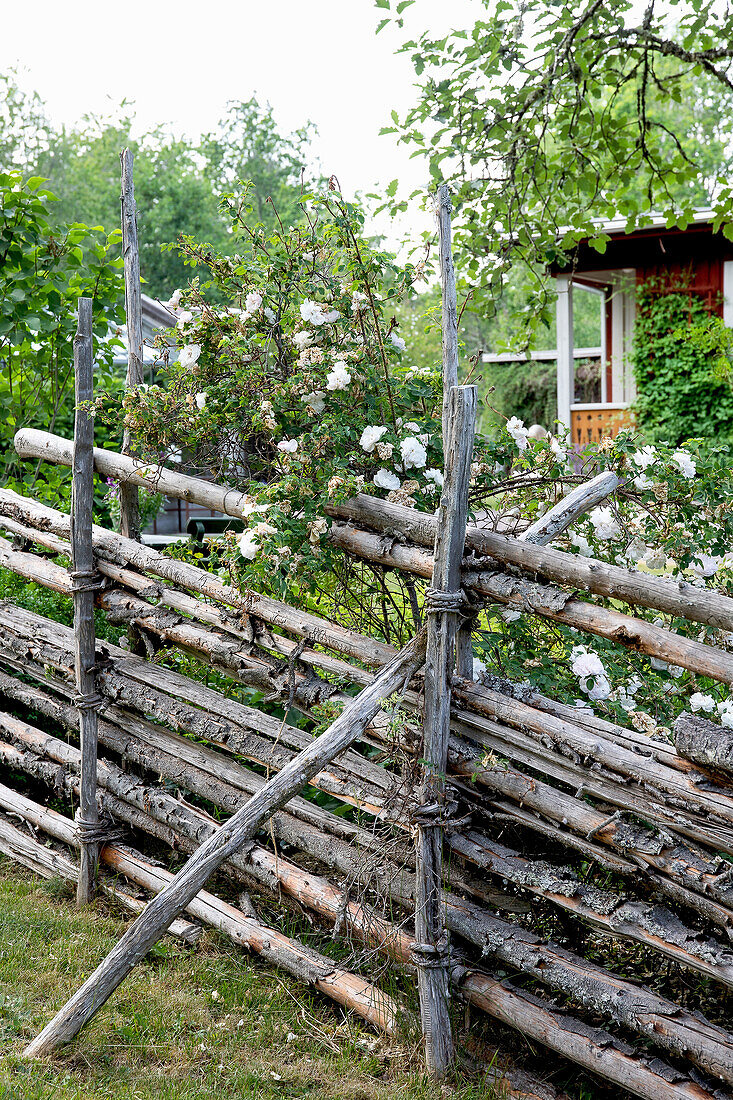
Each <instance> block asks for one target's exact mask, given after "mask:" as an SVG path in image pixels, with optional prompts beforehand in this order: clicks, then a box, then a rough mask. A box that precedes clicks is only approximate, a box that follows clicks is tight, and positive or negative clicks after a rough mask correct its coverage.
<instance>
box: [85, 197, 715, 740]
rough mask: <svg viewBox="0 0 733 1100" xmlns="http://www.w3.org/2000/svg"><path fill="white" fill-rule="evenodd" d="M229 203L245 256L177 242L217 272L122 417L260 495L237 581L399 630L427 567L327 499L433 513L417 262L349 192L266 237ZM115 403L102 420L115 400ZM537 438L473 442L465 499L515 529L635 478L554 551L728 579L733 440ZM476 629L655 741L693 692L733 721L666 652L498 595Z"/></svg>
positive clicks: (676, 574) (487, 653)
mask: <svg viewBox="0 0 733 1100" xmlns="http://www.w3.org/2000/svg"><path fill="white" fill-rule="evenodd" d="M228 209H229V213H230V217H231V224H232V230H233V234H234V237H235V239H236V240H237V241H238V242H239V247H240V249H241V254H240V255H236V256H234V257H227V256H221V255H217V254H216V253H214V252H213V250H212V249H210V248H209V247H207V246H204V245H200V244H198V243H197V242H195V241H193V240H192V239H190V238H185V239H183V240H182V241H181V242H180V245H179V248H180V251H181V253H182V255H183V256H184V258H185V259H186V261H187V262H188V263H190V264H192V265H193V264H203V265H205V267H207V268H208V271H209V272H210V279H209V280H207V281H205V282H202V281H200V280H199V279H195V280H193V281H192V282H191V284H190V285H189V286H188V287H187V288H182V289H180V290H177V291H176V292H175V294H174V295H173V296H172V298H171V300H170V301H169V302H168V303H167V304H168V306H169V307H170V309H171V310H173V311H174V314H175V317H176V323H175V326H174V328H173V329H172V331H171V333H170V335H169V345H168V347H163V348H162V349H161V361H160V364H159V369H158V370H157V373H156V376H155V380H154V384H152V385H148V386H140V387H138V388H137V389H135V390H133V391H130V392H128V394H127V395H126V397H125V399H124V406H123V408H122V409H121V410H119V409H115V408H113V409H112V410H111V415H112V416H115V417H119V415H120V412H121V414H122V416H123V417H124V419H125V421H126V423H127V425H128V426H129V427H130V428H131V429H132V430H133V432H134V433H135V435H136V437H137V439H138V440H139V441H140V442H141V445H142V446H143V448H144V453H145V457H146V458H149V459H151V460H152V461H155V462H166V463H175V462H182V463H183V464H184V466H185V467H186V468H187V469H193V470H197V471H203V472H204V473H207V474H210V475H212V476H213V477H214V478H216V479H217V480H220V481H224V482H227V483H230V484H232V485H234V486H236V487H237V488H239V489H241V490H243V491H244V492H245V493H246V494H248V503H247V506H246V508H245V512H246V513H247V515H246V525H247V526H246V530H245V531H244V532H242V533H241V534H239V535H238V536H236V537H231V538H230V541H229V544H228V558H227V560H226V561H225V564H224V566H223V568H224V569H225V572H226V575H227V576H228V577H229V578H230V579H231V580H232V581H233V582H234V583H236V584H239V585H242V586H249V587H253V588H257V589H258V590H259V591H263V592H270V593H272V594H274V595H276V596H279V597H281V598H285V599H292V600H293V601H294V602H297V603H299V604H301V605H303V604H308V601H309V600H310V601H312V606H314V608H315V609H316V610H319V611H320V612H321V613H323V614H327V615H329V616H331V617H332V618H336V619H339V620H340V621H342V622H345V623H346V624H348V625H352V626H357V627H358V628H359V629H361V630H364V631H368V632H372V633H376V634H379V635H381V636H382V637H385V638H386V639H387V640H388V641H391V642H393V643H395V644H399V643H401V642H404V641H405V640H406V639H407V637H409V636H410V634H412V633H413V632H414V630H415V628H416V622H417V620H418V618H419V617H420V615H421V611H420V607H421V588H422V582H419V581H416V580H410V578H408V577H405V576H404V575H401V574H397V573H390V574H389V575H388V576H385V574H384V572H383V571H381V570H379V569H372V568H370V567H369V566H366V565H360V564H358V563H354V562H351V561H349V560H348V559H345V557H344V555H343V554H342V553H341V552H340V551H333V550H332V549H331V548H330V546H329V542H328V537H327V536H328V529H329V526H330V523H331V520H330V519H329V518H328V517H327V515H326V508H327V506H328V504H329V503H331V502H338V501H339V500H343V499H346V498H348V497H350V496H352V495H353V494H355V493H356V492H358V491H360V490H363V491H365V492H368V493H371V494H373V495H376V496H382V497H386V498H387V499H389V500H392V501H397V502H399V503H402V504H405V505H408V506H410V507H414V508H417V509H419V510H422V511H429V512H432V511H434V510H435V508H436V505H437V503H438V499H439V495H440V489H441V486H442V482H443V475H442V463H443V456H442V445H441V431H440V416H441V405H442V381H441V370H440V364H439V363H437V362H436V363H435V366H434V368H422V369H417V368H416V367H415V365H414V363H413V362H412V361H411V357H410V348H409V346H408V344H407V342H406V341H405V340H404V338H403V337H402V336H400V334H399V331H398V329H397V325H396V321H395V307H396V305H397V303H398V302H399V301H400V300H401V299H402V298H403V297H404V296H406V295H409V294H410V293H411V290H412V286H413V284H414V282H415V280H416V279H417V278H419V277H420V275H421V274H422V273H423V268H422V267H421V266H418V267H412V266H409V265H408V266H406V267H399V266H398V265H396V264H395V262H394V260H393V259H392V257H390V256H389V255H387V254H385V253H384V252H381V251H380V250H378V249H377V248H375V247H374V246H373V245H372V244H370V243H369V242H367V241H365V240H364V238H363V233H362V229H363V220H362V215H361V212H360V211H359V210H358V208H356V207H355V206H353V205H352V204H349V203H347V202H346V201H345V200H344V199H343V198H342V197H341V196H340V195H339V194H338V192H335V191H332V192H330V193H328V194H326V195H325V196H307V197H304V200H303V205H302V221H301V222H300V223H299V224H298V225H296V226H293V227H284V226H283V227H281V229H280V230H279V231H278V232H277V233H275V234H273V235H270V236H266V235H265V233H264V230H263V229H262V227H261V226H258V225H257V224H256V223H253V222H252V220H251V210H250V208H249V206H248V204H247V200H246V196H245V197H243V198H242V197H239V198H237V197H235V196H230V198H229V199H228ZM487 400H490V397H489V398H487ZM104 409H106V410H107V413H108V414H109V412H110V410H109V407H108V405H105V401H104V400H101V401H100V412H102V411H103V410H104ZM534 434H536V433H532V432H531V431H530V429H529V427H527V426H526V425H524V424H523V423H522V421H521V420H520V419H519V418H517V417H512V418H510V419H509V420H508V421H507V423H506V426H505V427H504V428H503V429H501V430H500V431H499V432H497V433H496V434H495V435H494V436H492V437H481V438H478V439H477V441H476V447H475V453H474V460H473V465H472V469H471V475H472V476H471V490H470V492H471V507H472V509H473V512H474V516H475V517H476V518H477V519H478V520H479V521H480V522H481V523H482V524H483V525H486V526H489V527H495V528H499V529H501V530H502V531H503V532H505V533H507V534H510V535H511V534H513V533H518V532H520V531H521V530H522V528H523V527H524V526H526V524H527V522H531V521H533V520H535V519H537V518H538V517H539V516H541V515H542V514H543V513H544V512H546V511H547V510H548V509H549V508H550V507H552V505H553V504H554V503H555V502H556V501H557V500H559V499H560V498H561V497H562V496H564V495H565V494H566V493H567V492H568V491H569V490H570V489H571V488H572V487H573V485H574V484H576V483H578V482H580V481H584V480H586V479H587V478H589V477H592V476H593V475H594V474H596V473H598V472H599V471H601V470H603V469H613V470H615V471H616V472H617V473H618V474H619V476H620V478H621V482H622V484H621V487H620V489H619V490H618V491H617V493H616V494H615V495H614V497H613V498H612V499H611V500H609V501H608V502H605V503H604V504H602V505H600V506H599V507H597V508H595V509H594V510H593V511H592V512H591V513H590V514H589V515H587V516H584V517H582V518H581V519H580V520H578V521H577V522H576V523H575V524H574V525H573V526H572V528H571V529H570V530H569V531H567V532H566V533H565V534H564V535H563V536H562V537H561V538H559V539H558V540H557V542H556V545H557V546H558V547H559V548H561V549H564V550H566V551H569V552H570V553H573V554H582V555H586V556H593V557H596V558H599V559H600V560H602V561H608V562H613V563H615V564H619V565H622V566H624V567H627V568H632V569H638V570H639V571H648V572H652V573H656V574H657V575H667V576H669V577H670V578H671V579H678V580H682V581H684V582H685V583H689V584H694V585H707V586H715V587H720V588H721V589H722V590H724V591H727V590H728V588H729V585H730V579H731V562H732V561H733V559H732V558H731V552H732V549H733V528H732V525H733V519H731V517H733V481H732V479H731V472H730V469H731V466H730V457H731V456H730V452H729V450H728V448H727V447H718V448H711V447H709V446H707V445H704V444H703V443H702V442H700V441H697V442H694V441H693V442H691V443H688V444H686V445H685V446H674V447H668V446H665V445H663V444H656V445H655V446H650V445H647V444H644V442H643V441H640V440H638V439H637V438H635V437H634V436H633V435H632V434H631V433H628V432H626V433H622V434H621V435H619V436H618V437H617V439H615V440H610V439H608V440H605V441H604V442H603V443H602V445H601V446H591V447H589V448H587V449H586V450H585V451H584V452H583V453H582V454H581V455H577V454H575V452H574V450H573V448H572V447H571V445H570V441H569V440H568V439H567V438H566V437H565V436H564V434H563V433H562V432H558V433H556V434H554V435H549V436H547V437H546V438H542V439H535V438H534ZM225 557H227V555H225ZM584 598H591V597H587V596H586V595H584ZM624 610H626V609H625V608H624ZM633 613H634V614H637V615H640V616H642V617H645V618H647V619H650V620H652V621H657V622H659V623H661V624H663V625H665V626H670V627H672V628H673V629H677V630H679V631H680V632H682V633H687V634H689V635H691V636H694V637H698V638H700V640H703V641H710V642H712V643H714V644H716V645H722V646H726V647H730V646H731V642H732V641H733V638H731V636H730V635H726V634H724V633H722V632H719V631H715V630H712V629H711V628H707V627H704V626H698V625H693V624H689V623H686V622H684V621H683V620H679V621H674V620H670V619H669V618H668V617H665V616H659V615H657V614H656V613H653V612H646V611H644V610H643V609H634V610H633ZM476 625H477V630H476V634H475V653H476V675H477V676H481V675H482V674H497V673H498V674H500V675H506V676H508V677H509V678H511V679H513V680H519V681H527V682H528V683H529V684H530V685H531V686H533V687H534V688H535V689H537V690H540V691H547V692H548V693H549V694H552V695H553V697H555V698H560V699H564V700H565V701H567V702H569V703H571V704H575V705H577V706H582V707H591V708H593V709H594V710H595V712H596V713H599V714H602V715H605V716H607V717H610V718H613V719H615V720H618V721H621V722H623V723H626V724H632V725H634V726H635V728H637V729H640V730H642V731H643V732H644V733H646V734H648V735H649V736H658V737H668V736H669V735H670V734H669V730H670V725H671V722H672V720H673V718H674V716H675V715H676V714H677V713H679V711H680V710H682V709H683V708H684V707H688V708H690V707H691V708H692V709H693V710H694V709H697V710H700V711H701V712H702V713H704V714H706V715H708V716H714V717H715V716H717V717H719V719H720V721H721V722H723V723H724V724H726V725H730V724H733V701H730V700H729V699H728V691H727V688H723V687H721V685H719V684H715V683H714V682H712V681H709V680H706V679H705V678H704V677H699V676H694V675H692V674H691V673H688V672H685V671H683V670H682V669H679V668H675V667H674V666H669V665H667V664H666V663H665V662H664V661H662V660H660V659H651V660H649V659H647V658H646V657H644V656H643V655H640V654H637V653H634V652H631V651H628V650H624V649H622V648H621V647H620V646H618V645H617V644H614V643H611V642H608V641H606V640H604V639H598V638H591V637H587V636H583V637H581V636H579V634H578V633H577V632H576V631H574V630H572V629H569V628H566V627H564V626H562V625H559V624H552V623H547V622H542V621H540V620H538V619H537V618H535V617H532V616H529V615H527V614H524V613H523V612H522V611H521V609H517V608H506V607H504V608H502V607H500V606H499V605H495V606H490V607H489V608H487V609H486V610H485V611H484V612H483V613H482V614H481V616H480V617H479V619H478V620H477V624H476ZM701 699H702V700H703V702H700V700H701Z"/></svg>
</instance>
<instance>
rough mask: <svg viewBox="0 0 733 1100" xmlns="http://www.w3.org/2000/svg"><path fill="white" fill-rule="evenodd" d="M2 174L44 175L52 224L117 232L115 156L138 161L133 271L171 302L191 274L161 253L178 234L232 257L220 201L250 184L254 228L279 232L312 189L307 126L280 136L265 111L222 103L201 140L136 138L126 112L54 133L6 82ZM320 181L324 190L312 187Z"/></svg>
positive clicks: (32, 99)
mask: <svg viewBox="0 0 733 1100" xmlns="http://www.w3.org/2000/svg"><path fill="white" fill-rule="evenodd" d="M0 79H2V82H3V84H4V91H5V103H6V106H5V108H0V111H2V112H3V113H2V114H0V120H2V119H3V117H4V116H6V117H5V122H6V125H5V126H4V127H0V170H3V169H11V168H19V169H21V170H22V171H24V172H25V173H27V174H30V175H34V176H36V175H37V176H42V177H43V178H44V179H46V180H48V181H49V186H50V188H51V189H52V191H53V192H54V194H55V195H57V196H58V200H59V202H58V209H57V215H56V216H57V218H58V219H59V220H61V221H68V222H85V223H87V224H89V225H101V226H103V227H104V228H105V230H107V231H108V232H109V231H111V230H112V229H115V228H116V227H117V226H118V225H119V223H120V180H119V153H120V151H121V150H122V149H123V148H125V147H129V148H130V149H132V151H133V154H134V156H135V195H136V199H137V207H138V223H139V237H140V268H141V274H142V277H143V279H144V280H145V283H146V286H145V290H146V292H147V293H148V294H151V295H153V296H154V297H164V298H168V297H169V296H170V295H171V294H172V293H173V291H174V290H175V289H176V288H177V287H181V286H185V285H186V283H187V282H188V280H189V279H190V278H191V277H192V276H193V275H195V274H197V273H198V274H204V272H203V271H201V272H197V271H196V270H195V269H194V270H192V269H191V268H190V267H186V266H184V264H183V261H182V260H181V258H180V256H179V254H178V252H177V251H176V250H175V249H171V248H167V247H166V246H168V245H173V244H175V243H176V241H177V240H178V238H179V236H180V235H181V234H184V233H185V234H188V235H192V236H195V237H196V239H197V240H199V241H206V242H207V243H208V244H210V245H211V247H212V249H213V250H214V251H215V252H231V251H232V250H233V248H234V245H233V237H232V233H231V226H230V223H229V219H228V217H227V216H226V215H225V214H223V213H222V211H221V209H220V203H221V201H222V199H223V197H224V196H225V195H226V194H227V193H229V192H231V191H233V190H237V189H238V183H239V181H240V180H241V181H250V183H251V186H250V191H249V197H250V200H251V201H252V203H253V205H254V206H255V207H256V210H257V215H258V220H259V221H261V222H262V223H263V224H264V225H265V226H266V228H267V229H268V230H269V231H271V230H273V229H274V228H275V225H276V221H277V215H276V213H275V210H277V212H278V214H279V215H280V217H281V218H283V220H284V221H285V222H286V223H289V221H290V220H291V218H292V216H294V215H295V214H296V213H297V210H298V201H299V198H300V195H301V191H302V182H303V180H304V179H305V180H310V175H311V174H310V173H309V171H308V165H309V148H308V144H309V141H310V139H311V137H312V134H313V132H314V131H313V127H312V126H311V125H310V124H307V125H306V126H304V127H302V128H301V129H299V130H297V131H296V132H295V133H293V134H282V133H280V131H279V130H278V127H277V124H276V122H275V119H274V117H273V114H272V109H271V108H270V107H269V105H268V106H261V105H260V104H259V103H258V101H257V100H256V99H255V98H254V97H253V98H252V99H250V100H248V101H247V102H242V103H231V104H229V107H228V110H227V113H226V114H225V116H224V118H223V119H222V120H221V122H220V123H219V124H218V127H217V128H216V129H215V130H214V131H212V132H210V133H207V134H206V135H204V137H202V138H201V140H200V141H198V140H187V139H183V138H177V137H174V136H173V135H172V134H171V133H170V132H169V131H168V130H167V128H166V127H165V126H163V125H161V126H157V127H155V128H154V129H152V130H150V131H149V132H148V133H145V134H143V135H142V136H141V137H139V138H136V137H134V136H133V133H134V125H133V124H134V112H133V111H131V109H130V107H129V105H128V104H126V103H122V104H121V105H120V107H119V109H118V110H117V111H116V112H115V113H114V114H112V115H110V116H95V115H87V116H85V117H84V118H83V119H82V120H81V121H80V123H78V124H77V125H76V126H72V127H69V128H62V129H61V130H54V128H53V127H52V126H51V124H50V123H49V122H48V119H47V118H46V114H45V108H44V104H43V102H42V100H41V99H40V97H39V96H38V95H37V94H35V93H34V94H31V95H27V94H25V93H24V92H23V91H22V90H21V89H20V88H19V86H18V83H17V80H16V79H15V76H14V74H13V73H10V74H6V75H5V76H3V77H2V78H0ZM319 182H322V181H320V180H319Z"/></svg>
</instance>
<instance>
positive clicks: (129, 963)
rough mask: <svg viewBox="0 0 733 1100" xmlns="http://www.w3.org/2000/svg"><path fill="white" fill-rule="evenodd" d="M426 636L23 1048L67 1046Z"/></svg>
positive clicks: (229, 829) (381, 696) (331, 753)
mask: <svg viewBox="0 0 733 1100" xmlns="http://www.w3.org/2000/svg"><path fill="white" fill-rule="evenodd" d="M425 646H426V632H425V631H424V630H421V631H420V632H419V633H418V634H417V635H416V636H415V637H414V638H413V640H412V641H411V642H410V643H409V644H408V645H407V646H405V648H404V649H403V650H401V651H400V653H399V654H398V655H397V656H396V657H395V658H394V660H393V661H391V662H390V663H389V664H388V665H387V666H386V668H384V669H383V671H382V672H381V673H380V674H379V675H378V676H377V677H376V678H375V679H374V680H373V681H372V683H371V684H370V685H369V687H367V688H365V689H364V691H362V692H361V694H360V695H358V696H357V697H356V699H354V701H353V703H351V705H350V706H348V707H346V709H345V710H344V711H342V713H341V715H340V716H339V717H338V718H337V719H336V721H335V722H333V723H332V724H331V725H330V726H329V727H328V729H327V730H326V731H325V733H323V734H321V736H320V737H318V738H317V739H316V740H315V741H313V742H311V744H310V745H309V746H308V747H307V748H306V749H304V750H303V751H302V752H301V753H299V754H298V755H297V756H296V757H295V759H293V760H291V761H290V763H288V764H287V765H286V766H285V767H284V768H283V769H282V771H280V772H278V774H277V775H276V776H274V777H273V778H272V779H270V780H269V782H267V783H266V784H265V785H264V787H262V789H261V790H260V791H259V792H258V793H257V794H255V795H253V796H252V798H250V799H249V801H248V802H247V803H246V804H245V805H244V806H242V808H241V809H240V810H238V811H237V813H236V814H234V816H233V817H232V818H230V819H229V821H227V822H226V824H224V825H222V826H221V828H219V829H217V830H216V832H215V833H213V834H212V835H211V837H210V838H209V839H208V840H207V841H205V842H204V843H203V844H202V845H201V847H200V848H199V849H198V850H197V851H196V852H195V853H194V855H193V856H191V858H190V859H189V860H188V862H187V863H186V864H185V866H184V867H183V868H182V869H181V870H180V871H179V872H178V874H177V875H176V876H175V877H174V878H173V879H172V880H171V882H170V883H169V885H168V886H166V887H165V889H163V890H161V892H160V893H159V894H158V895H157V897H155V898H154V899H153V900H152V901H151V902H150V904H149V905H148V906H147V908H146V909H145V911H144V912H143V913H142V914H141V915H140V916H139V917H138V919H137V920H136V921H135V923H134V924H133V925H131V926H130V928H129V929H128V930H127V932H126V933H125V935H124V936H123V937H122V939H121V940H120V941H119V943H118V944H117V945H116V946H115V947H114V948H113V949H112V951H111V952H110V953H109V955H108V956H107V958H106V959H104V961H103V962H101V963H100V965H99V966H98V967H97V969H96V970H95V971H94V973H93V974H92V975H91V976H90V977H89V978H88V979H87V980H86V982H85V983H84V985H83V986H82V987H81V989H79V990H78V991H77V992H76V993H75V994H74V996H73V997H72V998H71V1000H70V1001H69V1002H68V1003H67V1004H66V1005H65V1006H64V1007H63V1008H62V1009H61V1010H60V1012H58V1013H57V1014H56V1016H55V1017H54V1019H53V1020H52V1021H51V1022H50V1023H49V1024H48V1025H47V1026H46V1027H45V1028H44V1029H43V1031H42V1032H41V1034H40V1035H38V1036H37V1037H36V1038H35V1039H34V1040H33V1042H32V1043H30V1044H29V1046H28V1047H27V1048H26V1051H25V1054H26V1056H27V1057H38V1056H40V1055H44V1054H48V1053H50V1052H51V1051H52V1050H55V1048H56V1047H57V1046H59V1045H60V1044H61V1043H65V1042H68V1041H69V1040H70V1039H73V1037H74V1036H75V1035H76V1034H77V1032H78V1031H80V1030H81V1028H82V1027H83V1026H84V1024H85V1023H87V1021H88V1020H90V1019H91V1018H92V1016H94V1014H95V1013H96V1012H97V1010H98V1009H100V1008H101V1007H102V1005H103V1004H104V1003H105V1001H106V1000H107V998H108V997H109V996H110V995H111V994H112V993H113V992H114V991H115V989H117V987H118V985H120V983H121V982H122V981H123V980H124V979H125V977H126V976H127V975H128V974H129V973H130V971H131V970H132V969H133V967H134V966H135V965H136V963H138V962H139V961H140V959H142V958H143V956H144V955H145V954H146V952H147V951H148V950H149V949H150V948H151V947H152V946H153V944H154V943H157V941H158V940H159V939H160V937H161V936H162V935H163V933H164V932H165V931H166V930H167V929H168V927H169V925H170V924H171V921H173V920H174V919H175V917H177V916H178V915H179V913H181V912H182V911H183V910H184V909H185V908H186V906H187V905H189V904H190V903H191V901H192V900H193V898H194V897H195V896H196V894H197V893H198V892H199V890H200V889H201V888H202V887H203V886H204V884H205V883H206V882H207V881H208V880H209V878H210V877H211V875H212V874H213V873H214V872H215V871H216V869H217V868H218V867H219V866H221V864H222V863H223V862H224V860H225V859H228V858H229V856H231V855H232V854H233V853H234V852H237V851H239V850H240V849H241V848H242V847H243V846H244V845H245V844H247V842H248V841H250V840H251V839H252V838H253V837H254V835H255V833H256V832H257V830H258V829H259V828H260V826H261V825H262V823H263V821H266V820H267V819H268V818H269V817H271V815H272V814H273V813H274V812H275V811H276V810H278V809H280V807H281V806H283V805H284V804H285V803H286V802H287V801H288V800H289V799H291V798H292V797H293V795H295V794H297V793H298V792H299V791H301V790H302V788H303V787H304V786H305V785H306V783H308V781H309V780H310V779H311V778H312V777H313V776H314V775H315V774H316V773H317V772H318V771H320V769H321V768H323V767H324V766H325V765H326V764H328V763H330V762H331V760H333V759H334V758H335V757H336V756H338V755H339V753H341V752H343V751H344V749H346V748H348V746H349V745H351V744H352V743H353V742H354V741H355V740H356V739H357V738H358V737H360V736H361V734H362V733H363V732H364V730H365V729H366V727H367V726H368V724H369V723H370V722H371V721H372V719H373V718H374V716H375V715H376V714H377V712H378V711H379V709H380V707H381V705H382V703H383V701H384V700H385V699H387V698H388V697H389V696H390V695H392V694H393V693H394V692H395V691H399V690H401V689H402V688H403V687H404V686H405V684H406V683H408V682H409V680H410V678H411V677H412V676H413V675H414V673H415V672H416V671H417V670H418V669H419V668H420V666H421V665H422V664H423V662H424V660H425Z"/></svg>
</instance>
